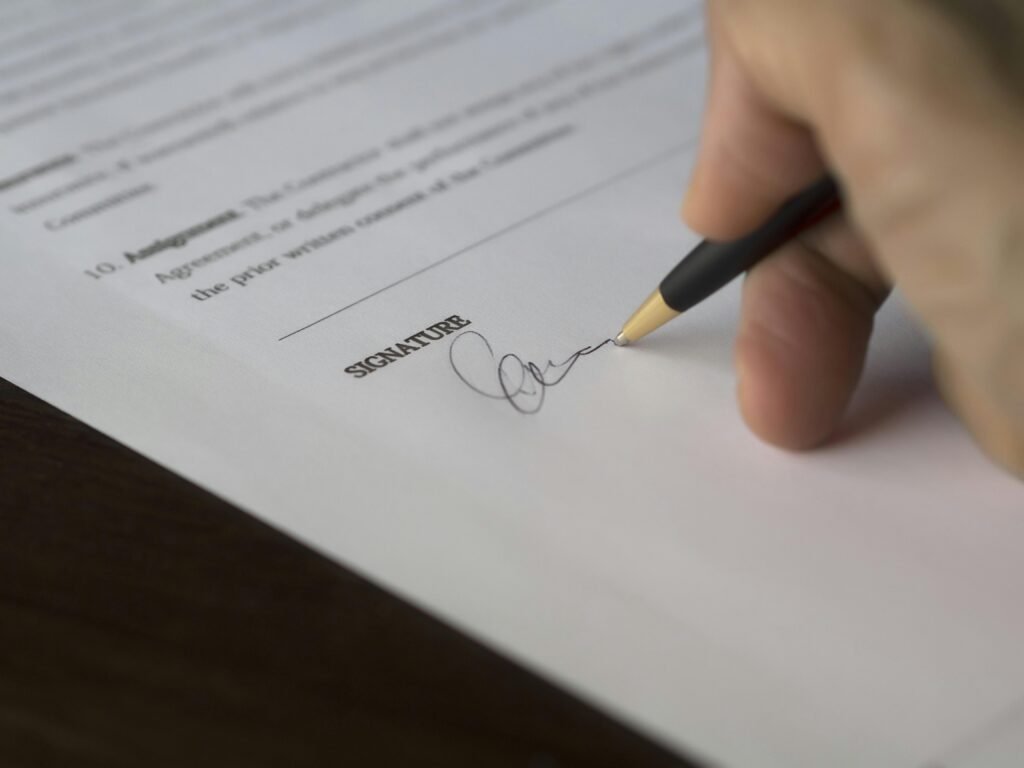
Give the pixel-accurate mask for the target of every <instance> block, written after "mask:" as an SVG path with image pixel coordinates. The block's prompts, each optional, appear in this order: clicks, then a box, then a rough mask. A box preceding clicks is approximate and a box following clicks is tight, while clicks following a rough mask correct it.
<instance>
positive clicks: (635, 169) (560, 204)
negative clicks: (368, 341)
mask: <svg viewBox="0 0 1024 768" xmlns="http://www.w3.org/2000/svg"><path fill="white" fill-rule="evenodd" d="M692 145H693V140H688V141H684V142H682V143H680V144H675V145H673V146H672V147H670V148H669V149H667V150H665V151H663V152H659V153H658V154H657V155H655V156H654V157H650V158H648V159H646V160H644V161H643V162H642V163H638V164H637V165H634V166H632V167H630V168H627V169H626V170H624V171H620V172H619V173H617V174H615V175H614V176H611V177H609V178H607V179H605V180H604V181H599V182H598V183H597V184H594V185H593V186H590V187H587V188H586V189H583V190H581V191H579V192H576V193H574V194H572V195H569V196H568V197H564V198H562V199H561V200H559V201H557V202H556V203H554V204H553V205H550V206H548V207H547V208H543V209H541V210H539V211H536V212H535V213H531V214H530V215H529V216H527V217H525V218H522V219H520V220H519V221H517V222H514V223H512V224H509V225H508V226H507V227H505V228H503V229H499V230H498V231H497V232H493V233H491V234H490V235H488V236H487V237H485V238H483V239H482V240H477V241H476V242H475V243H472V244H470V245H467V246H466V247H465V248H462V249H461V250H458V251H456V252H455V253H450V254H448V255H447V256H445V257H444V258H442V259H438V260H437V261H435V262H433V263H432V264H428V265H427V266H425V267H423V268H421V269H417V270H416V271H415V272H412V273H411V274H408V275H406V276H405V277H403V278H400V279H398V280H396V281H395V282H393V283H390V284H388V285H385V286H384V287H383V288H378V289H377V290H376V291H374V292H373V293H370V294H367V295H366V296H363V298H361V299H357V300H356V301H353V302H352V303H351V304H346V305H345V306H344V307H342V308H341V309H336V310H334V311H333V312H330V313H328V314H326V315H324V316H323V317H321V318H319V319H317V320H314V321H313V322H311V323H309V324H307V325H304V326H302V327H301V328H296V329H295V330H294V331H291V332H290V333H286V334H285V335H284V336H282V337H281V338H279V339H278V341H284V340H285V339H290V338H291V337H292V336H294V335H295V334H297V333H302V332H303V331H307V330H309V329H310V328H312V327H313V326H314V325H319V324H320V323H322V322H323V321H324V320H330V319H331V318H332V317H335V316H336V315H340V314H341V313H342V312H344V311H345V310H348V309H352V307H355V306H357V305H359V304H362V303H363V302H364V301H368V300H370V299H372V298H373V297H374V296H379V295H380V294H382V293H384V292H385V291H388V290H390V289H392V288H394V287H395V286H398V285H401V284H402V283H404V282H406V281H407V280H412V279H413V278H414V277H418V276H419V275H422V274H423V273H424V272H427V271H429V270H431V269H434V267H439V266H441V265H442V264H446V263H447V262H449V261H451V260H452V259H456V258H458V257H459V256H464V255H465V254H467V253H469V252H470V251H472V250H473V249H474V248H477V247H479V246H481V245H484V244H485V243H489V242H490V241H491V240H495V239H497V238H499V237H501V236H502V235H507V234H508V233H509V232H511V231H513V230H515V229H518V228H519V227H521V226H523V225H524V224H529V223H530V222H532V221H536V220H537V219H540V218H542V217H544V216H546V215H547V214H549V213H552V212H553V211H557V210H558V209H559V208H564V207H565V206H567V205H570V204H572V203H575V202H576V201H577V200H582V199H583V198H585V197H587V196H588V195H591V194H593V193H594V192H597V191H599V190H601V189H604V188H605V187H608V186H610V185H612V184H614V183H615V182H617V181H621V180H622V179H625V178H628V177H630V176H633V175H634V174H637V173H639V172H640V171H643V170H646V169H647V168H649V167H650V166H652V165H654V164H656V163H658V162H660V161H661V160H664V159H666V158H668V157H671V156H672V155H676V154H679V153H680V152H682V151H683V150H685V149H687V148H689V147H690V146H692Z"/></svg>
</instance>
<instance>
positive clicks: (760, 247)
mask: <svg viewBox="0 0 1024 768" xmlns="http://www.w3.org/2000/svg"><path fill="white" fill-rule="evenodd" d="M838 205H839V190H838V187H837V185H836V182H835V180H834V179H833V178H832V177H831V176H826V177H824V178H822V179H821V180H819V181H818V182H816V183H815V184H814V185H813V186H811V187H808V188H807V189H805V190H804V191H803V192H801V193H800V194H798V195H796V196H794V197H792V198H790V199H789V200H788V201H786V202H785V203H783V205H782V206H781V207H780V208H779V210H778V211H777V212H776V213H775V214H774V215H773V216H772V217H771V218H770V219H769V220H768V221H767V222H766V223H765V224H764V225H762V226H761V227H760V228H758V229H756V230H754V232H752V233H751V234H749V235H746V236H745V237H742V238H740V239H739V240H730V241H725V242H716V241H712V240H705V241H704V242H702V243H701V244H700V245H698V246H697V247H696V248H694V249H693V250H692V251H691V252H690V253H689V255H687V257H686V258H685V259H683V260H682V261H681V262H679V264H678V265H677V266H676V267H675V269H673V270H672V271H671V272H669V273H668V275H667V276H666V277H665V279H664V280H662V281H661V285H660V286H659V292H660V293H661V296H662V299H663V300H664V301H665V303H666V304H667V305H668V306H669V307H671V308H672V309H674V310H675V311H677V312H685V311H686V310H688V309H690V308H691V307H693V306H694V305H696V304H699V303H700V302H701V301H703V300H704V299H706V298H708V297H709V296H711V294H713V293H715V292H716V291H718V290H719V289H721V288H723V287H725V286H726V285H727V284H728V283H730V282H732V281H733V280H734V279H736V278H737V277H739V275H741V274H742V273H743V272H746V271H747V270H748V269H750V268H751V267H752V266H754V265H755V264H756V263H757V262H758V261H760V260H761V259H763V258H764V257H765V256H768V255H769V254H771V253H772V252H773V251H775V250H776V249H778V248H779V247H780V246H782V245H784V244H785V243H786V242H788V241H789V240H791V239H792V238H793V237H794V236H795V235H797V234H798V233H799V232H800V231H802V230H803V229H806V228H807V227H809V226H811V225H812V224H814V223H815V222H817V221H818V220H820V219H821V218H823V217H824V216H827V215H828V214H829V213H831V212H832V211H833V210H835V209H836V208H837V207H838Z"/></svg>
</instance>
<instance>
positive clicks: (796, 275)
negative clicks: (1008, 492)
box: [683, 0, 1024, 473]
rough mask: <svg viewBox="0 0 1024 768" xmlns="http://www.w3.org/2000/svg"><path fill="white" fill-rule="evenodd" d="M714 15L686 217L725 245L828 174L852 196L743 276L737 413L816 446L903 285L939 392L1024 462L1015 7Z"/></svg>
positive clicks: (822, 0) (780, 3)
mask: <svg viewBox="0 0 1024 768" xmlns="http://www.w3.org/2000/svg"><path fill="white" fill-rule="evenodd" d="M708 22H709V34H710V39H711V50H712V54H711V82H710V90H709V97H708V108H707V112H706V117H705V125H704V131H703V140H702V144H701V148H700V153H699V155H698V160H697V166H696V168H695V171H694V175H693V178H692V180H691V184H690V188H689V191H688V193H687V197H686V201H685V203H684V206H683V216H684V218H685V220H686V222H687V223H688V224H689V225H690V227H691V228H693V229H694V230H695V231H697V232H699V233H701V234H702V235H704V236H706V237H710V238H713V239H732V238H736V237H738V236H740V235H743V234H746V233H747V232H748V231H750V230H751V229H753V228H754V227H755V226H757V225H758V224H760V223H761V222H762V221H763V220H764V219H766V218H767V217H768V216H769V215H770V214H771V213H772V211H773V210H774V209H775V208H776V207H777V206H778V205H779V204H780V203H781V202H782V201H783V200H784V199H785V198H787V197H789V196H791V195H792V194H793V193H795V192H796V191H798V190H800V189H801V188H803V187H804V186H806V185H807V184H809V183H811V182H812V181H814V180H815V179H817V178H818V177H819V176H821V175H822V174H823V173H824V171H825V169H826V168H828V169H830V170H831V171H832V172H833V173H834V174H835V175H836V176H837V178H838V179H839V180H840V183H841V185H842V187H843V189H844V199H845V204H846V206H845V213H844V215H843V216H841V217H835V218H833V219H832V220H829V221H827V222H825V223H823V224H822V225H819V226H818V227H816V228H814V229H812V230H809V231H808V232H806V233H805V234H804V235H803V236H801V237H800V238H799V239H798V240H797V241H795V242H793V243H792V244H790V245H788V246H786V247H784V248H782V249H781V250H780V251H779V252H778V253H777V254H775V255H773V256H771V257H770V258H768V259H766V260H764V261H762V262H761V263H760V264H759V265H758V266H756V267H755V268H754V269H753V270H751V271H750V273H749V274H748V276H747V278H746V281H745V284H744V289H743V310H742V317H741V322H740V331H739V335H738V338H737V348H736V361H737V369H738V375H739V382H740V384H739V401H740V408H741V411H742V412H743V415H744V418H745V419H746V421H747V423H748V424H749V425H750V427H751V428H752V429H753V430H754V432H756V433H757V434H758V435H760V436H761V437H762V438H763V439H765V440H767V441H769V442H771V443H775V444H777V445H781V446H784V447H787V448H794V449H802V448H809V447H813V446H815V445H817V444H819V443H821V442H822V441H824V440H825V439H827V438H828V437H829V436H830V435H831V434H832V432H833V431H834V429H835V427H836V426H837V424H838V422H839V420H840V418H841V417H842V414H843V411H844V410H845V408H846V405H847V403H848V402H849V399H850V397H851V395H852V393H853V391H854V388H855V387H856V384H857V381H858V379H859V376H860V372H861V369H862V367H863V362H864V356H865V353H866V349H867V343H868V338H869V336H870V334H871V330H872V322H873V317H874V314H875V311H876V310H877V309H878V307H879V306H880V305H881V303H882V301H883V300H884V299H885V296H886V295H887V293H888V291H889V287H890V285H892V284H896V285H898V286H899V288H900V290H901V291H902V292H903V294H904V295H905V297H906V299H907V301H908V303H909V304H910V305H911V307H912V309H913V310H914V312H915V313H916V315H917V316H918V318H919V319H920V321H921V322H922V324H923V325H924V327H925V329H926V330H927V331H928V332H929V334H930V336H931V338H932V340H933V342H934V345H935V360H936V364H935V371H936V376H937V379H938V383H939V387H940V389H941V390H942V392H943V394H944V396H945V397H946V399H947V401H948V402H949V403H950V405H951V406H952V408H953V409H954V410H955V411H956V412H957V414H958V415H959V416H960V417H961V418H962V420H963V421H964V423H965V424H966V425H967V426H968V428H969V429H970V430H971V432H972V433H973V434H974V435H975V437H976V438H977V440H978V441H979V443H980V444H981V445H982V447H983V448H984V449H985V450H986V451H987V452H988V453H989V454H990V455H991V456H993V457H994V458H995V459H996V460H998V461H1000V462H1001V463H1003V464H1004V465H1006V466H1007V467H1009V468H1011V469H1012V470H1014V471H1016V472H1020V473H1024V6H1022V5H1021V4H1020V3H1019V2H1018V0H709V2H708Z"/></svg>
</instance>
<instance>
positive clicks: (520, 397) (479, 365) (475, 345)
mask: <svg viewBox="0 0 1024 768" xmlns="http://www.w3.org/2000/svg"><path fill="white" fill-rule="evenodd" d="M611 343H612V340H611V339H605V340H604V341H602V342H601V343H600V344H595V345H593V346H589V347H583V349H580V350H577V351H576V352H574V353H573V354H572V355H570V356H569V357H568V358H566V359H565V360H563V361H562V362H560V363H556V362H554V361H553V360H548V361H547V362H546V363H544V364H543V365H538V364H537V363H534V362H531V361H529V360H523V359H522V358H521V357H519V355H517V354H515V353H512V352H509V353H508V354H505V355H502V356H501V357H500V358H496V355H495V354H494V349H493V348H492V347H491V343H490V342H489V341H488V340H487V339H486V338H485V337H484V335H483V334H481V333H477V332H476V331H465V332H464V333H460V334H459V335H458V336H456V337H455V338H454V339H453V340H452V343H451V345H450V346H449V347H448V361H449V362H450V363H451V366H452V370H453V371H454V372H455V375H456V376H458V377H459V378H460V379H461V380H462V383H463V384H465V385H466V386H467V387H469V388H470V389H472V390H473V391H474V392H476V393H477V394H478V395H483V396H484V397H489V398H491V399H493V400H506V401H508V403H509V405H511V406H512V407H513V408H515V409H516V410H517V411H519V413H523V414H533V413H537V412H538V411H539V410H540V409H541V408H542V407H543V406H544V396H545V393H546V392H547V390H548V389H549V388H551V387H554V386H557V385H558V384H561V383H562V381H563V380H564V379H565V377H566V376H567V375H568V374H569V371H571V370H572V369H573V366H575V365H576V363H577V362H579V360H580V358H582V357H586V356H587V355H592V354H594V353H595V352H597V350H599V349H601V348H602V347H604V346H607V345H608V344H611ZM495 363H497V364H495Z"/></svg>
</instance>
